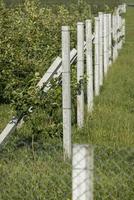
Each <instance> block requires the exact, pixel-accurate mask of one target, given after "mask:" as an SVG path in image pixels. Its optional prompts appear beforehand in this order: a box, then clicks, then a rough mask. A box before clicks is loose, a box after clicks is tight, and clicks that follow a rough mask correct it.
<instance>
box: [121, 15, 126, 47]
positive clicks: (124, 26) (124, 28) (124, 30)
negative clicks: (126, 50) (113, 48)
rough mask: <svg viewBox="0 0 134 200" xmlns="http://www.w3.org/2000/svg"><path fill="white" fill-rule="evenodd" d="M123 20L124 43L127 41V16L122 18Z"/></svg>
mask: <svg viewBox="0 0 134 200" xmlns="http://www.w3.org/2000/svg"><path fill="white" fill-rule="evenodd" d="M122 20H123V22H122V23H123V37H124V38H123V43H124V42H125V38H126V21H125V18H123V19H122Z"/></svg>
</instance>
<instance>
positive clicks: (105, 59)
mask: <svg viewBox="0 0 134 200" xmlns="http://www.w3.org/2000/svg"><path fill="white" fill-rule="evenodd" d="M107 22H108V20H107V14H104V74H105V76H106V75H107V71H108V55H109V51H108V29H107Z"/></svg>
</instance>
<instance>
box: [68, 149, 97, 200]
mask: <svg viewBox="0 0 134 200" xmlns="http://www.w3.org/2000/svg"><path fill="white" fill-rule="evenodd" d="M93 157H94V155H93V147H92V146H90V145H74V146H73V159H72V166H73V167H72V200H93V167H94V166H93V159H94V158H93Z"/></svg>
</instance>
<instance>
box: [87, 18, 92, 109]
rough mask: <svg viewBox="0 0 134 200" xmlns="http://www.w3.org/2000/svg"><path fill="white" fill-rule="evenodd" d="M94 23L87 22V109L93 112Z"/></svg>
mask: <svg viewBox="0 0 134 200" xmlns="http://www.w3.org/2000/svg"><path fill="white" fill-rule="evenodd" d="M92 56H93V55H92V21H91V20H86V68H87V107H88V112H92V110H93V60H92Z"/></svg>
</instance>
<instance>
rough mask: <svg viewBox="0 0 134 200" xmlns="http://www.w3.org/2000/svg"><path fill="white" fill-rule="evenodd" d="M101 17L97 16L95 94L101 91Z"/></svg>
mask: <svg viewBox="0 0 134 200" xmlns="http://www.w3.org/2000/svg"><path fill="white" fill-rule="evenodd" d="M99 25H100V24H99V17H95V69H94V90H95V96H98V95H99V93H100V84H99V83H100V68H99V67H100V66H99V65H100V63H99V58H100V56H99V53H100V52H99Z"/></svg>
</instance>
